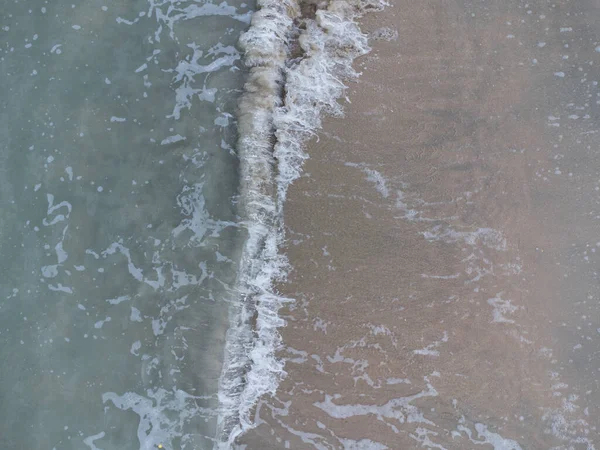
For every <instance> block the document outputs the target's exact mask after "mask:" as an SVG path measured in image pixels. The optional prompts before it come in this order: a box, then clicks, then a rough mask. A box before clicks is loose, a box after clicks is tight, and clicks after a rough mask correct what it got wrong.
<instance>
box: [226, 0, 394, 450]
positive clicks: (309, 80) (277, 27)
mask: <svg viewBox="0 0 600 450" xmlns="http://www.w3.org/2000/svg"><path fill="white" fill-rule="evenodd" d="M383 6H384V2H383V1H378V0H364V1H362V0H348V1H344V0H333V1H324V2H320V3H317V2H314V1H310V0H308V1H296V0H283V1H281V0H259V1H258V4H257V8H258V9H257V11H256V12H255V13H254V15H253V17H252V22H251V26H250V29H249V30H248V31H247V32H246V33H244V34H243V35H242V36H241V38H240V46H241V48H242V50H243V51H244V59H245V65H246V66H247V67H248V69H249V75H248V78H247V81H246V83H245V86H244V94H243V95H242V97H241V100H240V103H239V111H238V129H239V140H238V145H237V147H238V148H237V150H238V155H239V159H240V216H241V217H242V219H243V223H244V225H245V227H246V228H247V232H248V237H247V240H246V242H245V245H244V249H243V253H242V257H241V261H240V265H239V272H238V279H237V283H236V289H235V290H234V295H235V296H236V297H237V298H235V299H232V304H231V309H230V328H229V331H228V333H227V339H226V345H225V355H224V359H223V371H222V375H221V379H220V389H219V402H220V405H221V406H220V411H219V419H218V426H217V434H216V442H215V448H230V447H231V446H232V445H233V443H234V441H235V439H236V437H237V436H239V435H240V434H242V433H244V432H245V431H246V430H248V429H251V428H253V426H254V418H253V410H254V406H255V405H256V403H257V401H258V399H259V398H260V397H261V396H263V395H265V394H274V393H275V390H276V389H277V386H278V384H279V381H280V379H281V378H282V377H283V376H284V371H283V362H282V361H281V360H280V359H278V358H277V356H276V351H277V350H278V349H279V348H280V346H281V337H280V335H279V332H278V328H279V327H281V326H283V325H284V323H285V322H284V320H283V319H282V318H280V317H279V316H278V311H279V309H280V308H281V307H282V306H283V305H284V304H285V303H286V302H289V301H291V299H288V298H283V297H281V296H279V295H278V294H277V291H276V289H275V287H274V284H275V283H277V282H281V281H283V280H284V279H285V277H286V274H287V269H288V266H287V260H286V257H285V255H283V254H281V253H280V251H279V248H280V247H281V244H282V243H283V241H284V227H283V205H284V202H285V198H286V193H287V189H288V187H289V185H290V184H291V183H292V182H293V181H294V180H296V179H297V178H298V177H299V176H300V174H301V169H302V164H303V162H304V160H305V159H306V158H307V155H306V153H305V152H304V150H303V145H304V143H305V142H306V141H307V140H308V139H310V138H311V137H312V136H314V134H315V132H316V130H318V129H319V128H320V127H321V116H322V114H324V113H325V114H330V115H337V116H340V115H342V113H343V111H342V106H341V105H340V104H339V103H338V101H337V100H338V99H339V98H340V97H342V96H343V94H344V92H345V89H346V86H345V84H344V81H345V80H348V79H352V78H356V77H357V76H358V73H357V72H356V71H355V70H354V69H353V68H352V62H353V61H354V59H356V58H357V57H359V56H361V55H364V54H366V53H368V52H369V51H370V48H369V46H368V42H367V37H366V35H365V34H363V33H362V32H361V30H360V29H359V27H358V25H357V24H356V22H355V20H356V19H357V18H358V17H360V16H361V15H362V14H364V13H365V12H368V11H370V10H380V9H382V8H383Z"/></svg>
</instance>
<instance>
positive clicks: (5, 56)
mask: <svg viewBox="0 0 600 450" xmlns="http://www.w3.org/2000/svg"><path fill="white" fill-rule="evenodd" d="M249 20H250V12H249V9H248V6H247V5H246V4H245V3H242V2H237V1H230V2H228V3H221V4H218V5H217V4H210V3H206V2H195V1H187V2H175V1H153V0H150V1H146V0H143V1H142V0H136V1H133V2H124V3H123V2H121V3H114V2H101V1H96V0H89V1H85V2H80V3H77V4H71V3H70V2H65V1H55V2H51V3H49V2H44V3H36V4H35V6H34V5H33V4H32V3H31V2H23V1H20V2H19V1H16V2H10V3H6V4H5V5H4V6H3V7H2V12H1V15H0V85H2V95H1V96H0V104H1V106H0V116H1V120H0V158H1V164H0V167H1V169H0V171H1V176H0V183H1V185H0V209H1V211H2V212H1V215H0V255H1V256H0V273H1V274H2V275H1V282H0V295H1V298H2V301H1V302H0V360H2V363H3V365H2V370H1V371H0V373H1V379H2V383H1V386H0V418H1V420H0V443H1V444H2V445H3V446H4V447H6V448H15V449H16V448H27V449H38V448H49V449H52V448H56V449H71V448H72V449H81V448H88V447H89V448H91V449H96V448H101V449H105V450H108V449H123V448H138V447H139V448H144V449H147V448H155V446H156V445H157V444H158V443H163V444H164V445H165V446H166V448H182V449H183V448H185V449H198V448H212V445H213V437H214V433H215V426H216V412H217V406H218V399H217V395H216V394H217V390H218V379H219V376H220V373H221V361H222V355H223V343H224V339H225V332H226V329H227V324H228V304H229V300H231V299H232V297H233V296H232V294H231V287H232V285H233V283H234V281H235V278H236V267H237V261H238V259H239V249H240V246H241V242H243V237H244V232H243V230H242V228H241V227H240V226H239V223H238V222H239V221H238V218H237V216H236V208H235V201H236V195H237V190H238V176H237V170H238V162H237V157H236V154H235V151H234V146H235V140H236V130H235V121H234V116H233V115H234V113H235V106H236V102H237V98H238V96H239V93H240V91H241V87H242V83H243V71H242V70H240V68H241V63H240V58H241V55H240V53H239V51H238V50H237V49H236V47H235V46H236V43H237V40H238V38H239V34H240V32H241V31H242V30H244V29H246V28H247V27H248V24H249Z"/></svg>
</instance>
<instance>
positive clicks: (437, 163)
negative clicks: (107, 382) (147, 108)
mask: <svg viewBox="0 0 600 450" xmlns="http://www.w3.org/2000/svg"><path fill="white" fill-rule="evenodd" d="M463 3H464V4H463ZM562 6H565V5H562V4H561V8H556V9H553V8H551V7H544V8H543V10H540V11H535V12H534V13H528V12H527V11H526V10H523V9H522V8H521V7H520V5H519V4H518V2H512V1H511V2H508V3H507V4H506V5H505V7H502V8H500V7H489V8H488V7H487V6H485V5H483V6H474V5H471V4H469V3H468V2H459V3H457V4H452V5H437V4H435V3H434V2H426V3H425V4H422V5H421V4H420V5H409V4H402V5H391V6H389V7H388V9H387V10H386V11H385V13H384V14H373V15H368V16H366V17H365V18H363V19H362V23H363V25H364V30H366V31H368V32H370V33H371V36H372V37H379V40H376V39H372V42H371V45H372V46H373V47H374V49H375V50H374V52H373V53H371V54H369V55H367V56H365V57H363V58H361V59H360V60H359V61H358V64H357V67H358V69H359V70H363V69H364V73H363V74H362V76H361V78H360V80H359V82H358V83H357V84H352V85H351V87H350V92H349V93H348V97H349V98H350V101H351V103H350V104H348V105H345V110H346V117H345V118H327V119H325V120H324V127H323V130H322V132H320V133H319V137H318V139H313V140H312V141H311V142H310V143H309V145H308V150H307V151H308V153H309V154H310V156H311V158H310V159H309V160H308V161H307V163H306V166H305V171H304V174H303V175H302V177H301V178H300V179H299V180H297V181H296V182H295V184H294V185H293V186H292V188H291V190H290V193H289V200H288V202H287V203H286V206H285V221H286V222H285V225H286V236H287V242H288V245H287V248H286V249H285V250H286V253H287V254H288V257H289V260H290V263H291V266H292V268H293V269H292V272H291V274H290V280H289V282H288V283H285V284H283V285H280V286H279V289H280V291H281V294H282V295H284V296H288V297H292V298H295V299H296V303H295V304H293V305H290V306H288V307H286V308H284V309H283V310H282V317H283V318H284V319H285V320H286V321H287V326H286V327H284V328H282V329H281V330H280V332H281V334H282V337H283V342H284V349H283V350H282V351H281V353H280V356H281V357H283V358H284V359H285V362H286V366H285V370H286V372H287V377H286V378H285V379H284V380H283V381H282V383H281V384H280V385H279V387H278V390H277V393H276V394H275V395H272V396H266V397H263V398H262V399H261V400H260V401H259V404H258V406H257V419H256V424H257V425H258V426H257V427H256V428H254V429H252V430H250V431H248V432H247V433H246V434H244V435H243V436H241V438H240V439H239V441H238V443H239V444H240V445H247V448H282V447H283V448H369V449H370V448H377V449H384V448H417V447H428V448H469V447H472V446H474V445H477V446H479V445H482V446H485V445H488V446H491V447H494V448H498V449H503V448H510V449H520V448H549V447H556V448H565V446H566V447H568V446H577V447H576V448H588V449H591V448H594V445H595V444H596V443H597V441H598V426H599V424H598V423H597V419H595V418H597V417H599V416H600V415H599V414H598V411H597V407H596V406H595V405H596V404H598V402H596V400H597V394H594V392H596V390H595V389H594V386H595V383H596V381H595V374H594V364H593V363H591V362H588V363H585V358H588V361H591V360H590V359H589V358H593V354H594V353H593V346H591V347H590V346H589V345H588V344H586V342H588V341H591V342H594V340H595V339H597V336H596V334H597V333H596V328H597V327H598V326H600V325H599V322H600V315H599V314H598V310H597V308H596V307H595V306H594V304H589V303H586V301H585V300H586V299H587V301H588V302H590V303H594V302H593V300H595V299H597V298H598V294H599V293H598V288H597V287H596V286H595V284H594V283H595V282H596V278H595V275H594V271H593V266H590V263H589V261H590V260H591V259H593V258H597V256H596V255H597V253H596V252H594V251H592V249H593V248H594V246H595V245H596V243H595V242H596V240H597V236H596V237H595V231H594V230H595V229H596V227H597V225H596V222H595V220H597V219H594V218H593V215H588V216H585V215H583V214H582V212H584V211H586V210H587V209H589V210H592V211H593V210H594V208H595V203H593V202H592V199H593V197H591V194H590V197H585V196H583V197H582V196H581V194H580V192H582V189H583V192H590V193H594V192H596V191H597V189H596V187H597V186H596V185H597V181H595V180H594V178H593V176H590V175H591V174H593V173H594V170H595V168H597V163H596V164H595V165H594V164H593V163H591V167H589V168H587V169H586V168H584V166H582V163H583V162H585V161H593V159H591V160H590V159H589V157H591V156H592V153H590V152H591V150H590V147H593V144H598V143H599V142H598V138H596V137H595V133H594V127H595V124H596V122H595V121H596V120H597V119H596V115H595V110H594V109H593V108H592V107H586V108H583V109H584V110H585V111H584V112H582V113H579V115H578V118H579V117H583V114H585V113H588V115H589V116H590V117H591V119H588V121H587V122H577V126H565V127H563V128H561V129H560V130H559V129H557V128H558V127H554V126H553V125H551V123H552V122H556V121H557V120H558V119H549V117H556V116H559V117H563V116H564V117H565V119H564V120H566V119H567V116H568V115H569V114H570V116H569V118H570V117H573V116H574V114H573V113H569V112H568V111H569V109H573V108H572V107H571V106H569V105H571V104H572V103H575V104H582V105H583V103H584V102H585V100H583V99H585V98H586V97H585V96H586V95H587V94H586V89H588V90H589V89H592V87H593V86H595V85H593V83H592V79H593V78H594V76H593V75H592V74H589V75H587V74H586V76H585V77H583V76H582V77H581V78H582V79H584V78H585V82H584V81H581V82H580V80H579V78H576V77H575V75H573V74H571V78H569V77H566V76H565V75H563V76H562V77H560V76H558V75H556V73H565V72H566V71H567V69H566V68H564V67H563V66H562V64H567V63H563V62H561V61H565V59H564V58H562V59H561V53H563V52H565V53H566V52H569V54H570V55H571V60H570V61H569V63H568V64H569V66H571V65H573V67H577V64H579V65H581V66H583V65H584V64H587V62H589V61H591V60H593V58H595V55H594V54H593V53H594V52H593V48H594V47H593V45H592V44H593V43H591V42H586V41H582V40H579V41H578V40H577V39H576V36H571V39H570V40H569V44H570V48H571V50H568V51H567V50H564V48H565V47H564V46H562V47H561V45H560V39H563V35H561V33H566V32H564V31H561V30H563V29H567V28H571V29H572V30H575V31H577V30H582V29H587V28H588V27H593V26H594V25H593V17H595V16H593V15H592V14H591V13H590V14H588V15H586V14H584V13H585V12H586V11H587V12H588V13H589V12H590V11H591V8H592V7H591V5H588V4H587V3H586V4H581V5H578V6H577V7H575V6H574V7H573V9H575V10H577V12H578V14H567V13H566V12H569V13H573V11H571V10H569V9H568V8H566V6H565V7H564V8H562ZM586 8H587V9H586ZM548 24H552V27H548ZM559 25H561V26H560V27H559ZM426 30H430V32H427V31H426ZM548 30H551V31H548ZM396 32H398V38H397V40H394V37H395V33H396ZM381 38H384V39H381ZM542 38H543V39H544V42H550V43H551V44H550V45H548V46H547V47H546V46H545V45H544V46H539V45H538V43H539V42H542ZM386 39H389V40H386ZM564 39H566V38H564ZM590 46H591V47H590ZM542 48H545V50H543V52H546V53H541V52H542V50H540V49H542ZM526 62H527V64H526ZM589 67H591V65H590V66H589ZM561 69H562V70H561ZM587 70H588V72H593V73H594V74H595V73H596V72H597V70H596V69H592V68H590V69H587ZM563 78H566V80H565V81H564V82H563V81H562V79H563ZM570 79H572V80H573V81H572V82H570ZM560 83H563V84H560ZM576 83H579V84H580V86H578V85H577V84H576ZM548 92H552V93H554V95H551V96H549V95H548V94H547V93H548ZM557 111H558V112H560V114H557ZM570 120H578V119H573V118H570ZM583 136H585V137H583ZM561 146H562V147H564V149H563V150H557V148H560V147H561ZM567 149H568V150H569V153H567V151H566V150H567ZM557 154H559V155H562V157H561V158H560V159H558V160H557V158H556V155H557ZM566 155H567V156H566ZM557 161H560V162H557ZM559 165H560V166H562V167H561V169H562V170H559V169H558V168H557V167H558V166H559ZM574 224H576V225H577V226H578V229H577V230H578V231H577V233H576V234H571V233H570V230H571V229H572V228H571V227H573V225H574ZM573 248H575V250H573ZM586 258H588V259H586ZM593 260H594V261H597V259H593ZM567 275H568V276H567ZM569 276H570V278H569ZM571 280H573V281H571ZM571 299H573V300H571ZM582 311H586V312H585V313H582ZM577 330H585V332H584V331H581V332H579V333H583V334H582V335H581V337H580V336H578V331H577ZM590 345H592V344H590ZM582 348H583V350H581V349H582ZM576 352H579V353H576ZM576 355H581V356H576ZM574 359H578V360H579V361H582V362H581V364H582V365H581V366H573V364H572V361H573V360H574Z"/></svg>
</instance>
